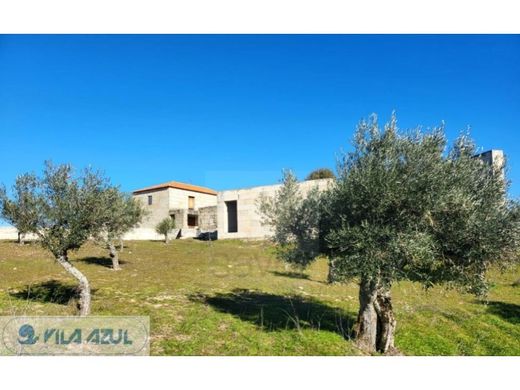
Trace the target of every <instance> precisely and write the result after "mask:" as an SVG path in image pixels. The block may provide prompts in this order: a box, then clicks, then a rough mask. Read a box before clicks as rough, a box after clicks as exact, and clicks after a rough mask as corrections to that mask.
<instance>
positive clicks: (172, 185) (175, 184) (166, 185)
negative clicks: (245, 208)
mask: <svg viewBox="0 0 520 390" xmlns="http://www.w3.org/2000/svg"><path fill="white" fill-rule="evenodd" d="M164 188H176V189H179V190H186V191H194V192H201V193H203V194H209V195H217V191H214V190H212V189H210V188H206V187H199V186H195V185H193V184H186V183H180V182H178V181H169V182H166V183H162V184H157V185H154V186H150V187H145V188H141V189H139V190H135V191H134V192H133V194H134V195H135V194H141V193H143V192H149V191H155V190H162V189H164Z"/></svg>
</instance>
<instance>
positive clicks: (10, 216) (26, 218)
mask: <svg viewBox="0 0 520 390" xmlns="http://www.w3.org/2000/svg"><path fill="white" fill-rule="evenodd" d="M37 185H38V181H37V178H36V176H35V175H33V174H24V175H21V176H18V177H17V178H16V182H15V184H14V186H13V189H12V193H13V198H12V199H9V197H8V196H7V191H6V189H5V187H4V186H1V187H0V217H1V218H3V219H5V220H6V221H7V222H9V223H10V224H11V225H13V226H14V227H15V228H16V230H17V231H18V243H19V244H21V245H23V244H24V240H25V235H26V234H27V233H31V232H34V231H35V225H34V220H35V215H34V212H35V198H34V196H33V194H34V191H35V189H36V187H37Z"/></svg>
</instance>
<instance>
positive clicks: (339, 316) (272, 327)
mask: <svg viewBox="0 0 520 390" xmlns="http://www.w3.org/2000/svg"><path fill="white" fill-rule="evenodd" d="M189 298H190V300H192V301H194V302H202V303H205V304H208V305H210V306H211V307H213V308H214V309H216V310H218V311H220V312H223V313H229V314H233V315H234V316H236V317H238V318H240V319H241V320H242V321H247V322H250V323H253V324H255V325H257V326H258V327H259V328H261V329H262V330H265V331H277V330H283V329H296V330H301V329H316V330H327V331H330V332H334V333H338V334H340V335H341V336H342V337H344V338H345V339H350V338H351V337H352V336H353V334H352V326H353V325H354V322H355V317H354V316H353V315H352V314H351V313H345V312H344V311H343V310H341V309H338V308H334V307H330V306H328V305H325V304H323V303H321V302H318V301H315V300H313V299H310V298H305V297H302V296H298V295H292V296H283V295H274V294H268V293H264V292H261V291H250V290H240V289H236V290H233V292H231V293H227V294H217V295H214V296H208V295H203V294H195V295H192V296H190V297H189Z"/></svg>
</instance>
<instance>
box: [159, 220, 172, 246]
mask: <svg viewBox="0 0 520 390" xmlns="http://www.w3.org/2000/svg"><path fill="white" fill-rule="evenodd" d="M173 229H175V221H174V220H173V219H172V218H170V217H166V218H164V219H163V220H162V221H161V222H159V223H158V224H157V225H156V226H155V231H156V232H157V233H158V234H161V235H163V236H164V242H165V243H166V244H167V243H168V242H170V233H171V232H172V230H173Z"/></svg>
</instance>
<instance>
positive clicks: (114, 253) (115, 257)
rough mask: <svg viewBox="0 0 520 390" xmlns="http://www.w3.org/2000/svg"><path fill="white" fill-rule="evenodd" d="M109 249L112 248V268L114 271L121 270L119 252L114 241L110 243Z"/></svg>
mask: <svg viewBox="0 0 520 390" xmlns="http://www.w3.org/2000/svg"><path fill="white" fill-rule="evenodd" d="M108 249H109V250H110V258H111V259H112V269H113V270H114V271H119V270H121V266H120V265H119V253H117V249H116V246H115V245H114V243H113V242H110V243H109V244H108Z"/></svg>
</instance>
